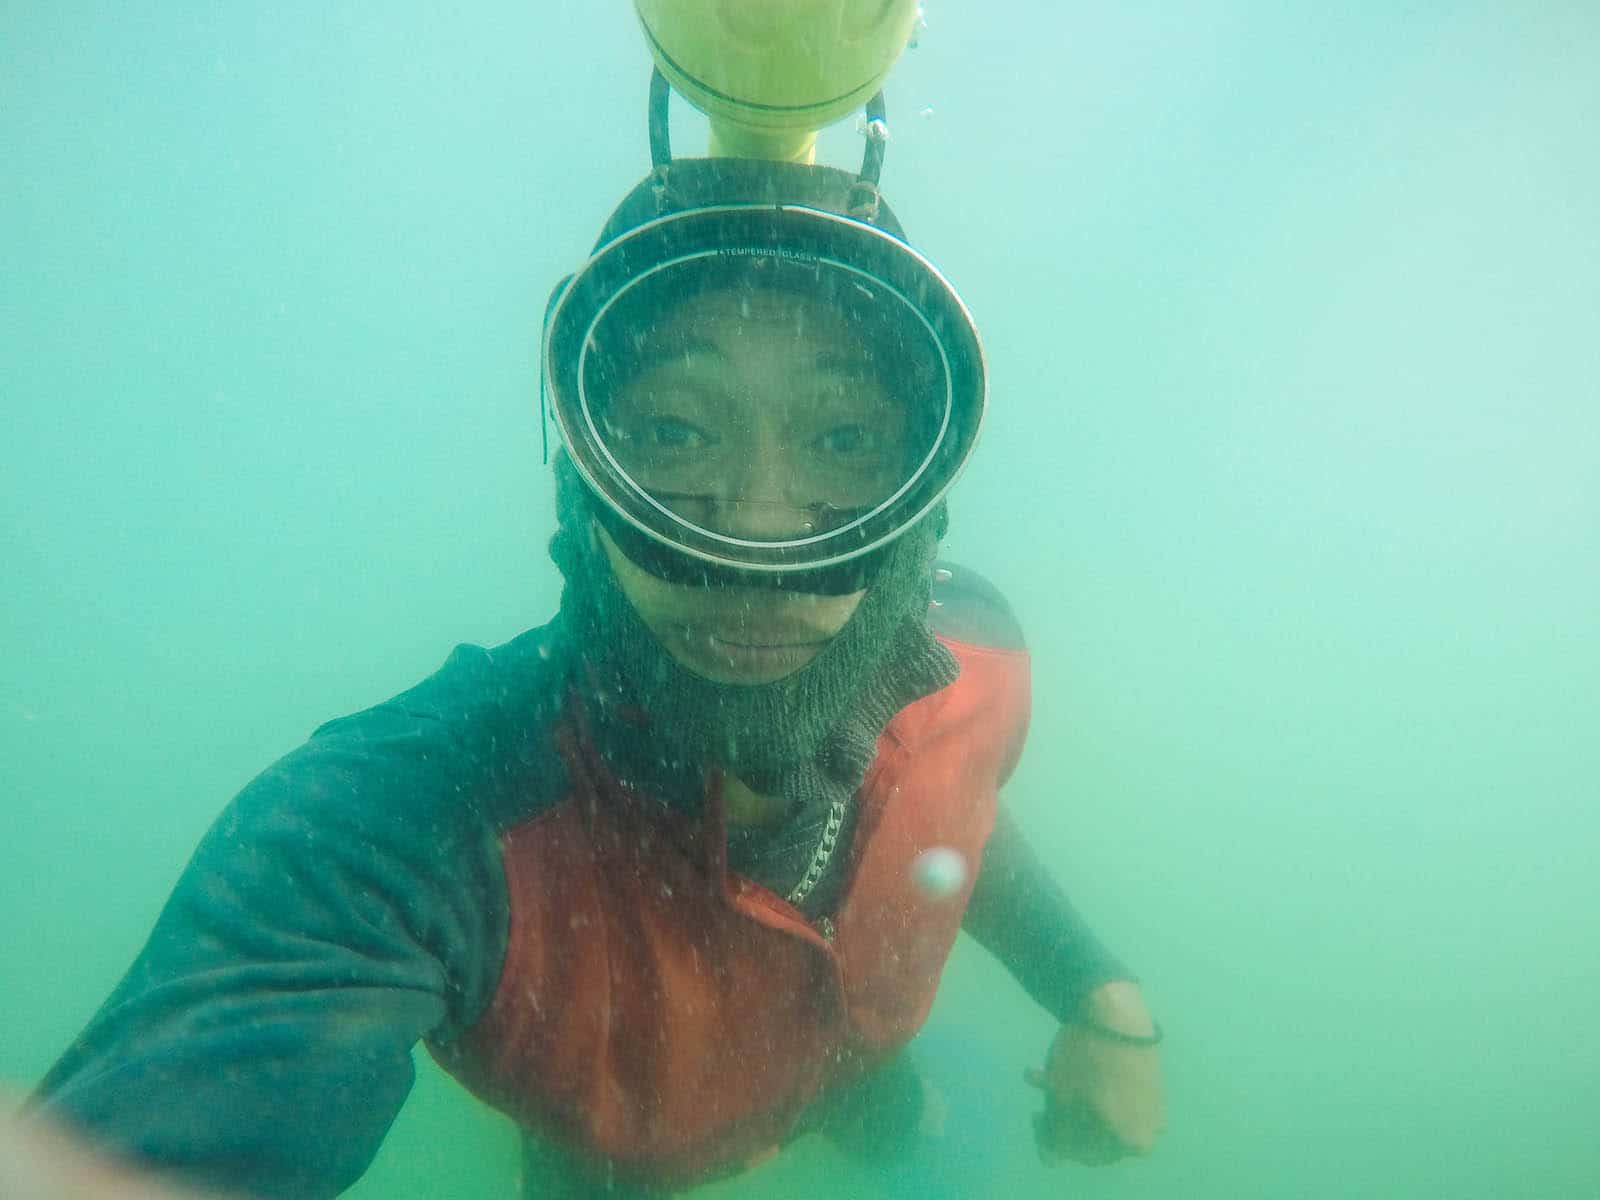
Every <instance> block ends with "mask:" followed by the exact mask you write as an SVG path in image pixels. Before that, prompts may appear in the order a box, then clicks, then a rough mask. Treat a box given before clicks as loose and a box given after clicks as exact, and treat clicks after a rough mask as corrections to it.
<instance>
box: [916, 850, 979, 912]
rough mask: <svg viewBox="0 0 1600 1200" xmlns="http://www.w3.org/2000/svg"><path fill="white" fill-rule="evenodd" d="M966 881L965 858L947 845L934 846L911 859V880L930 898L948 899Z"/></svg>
mask: <svg viewBox="0 0 1600 1200" xmlns="http://www.w3.org/2000/svg"><path fill="white" fill-rule="evenodd" d="M966 881H967V860H966V859H965V858H963V857H962V856H961V852H960V851H959V850H953V849H951V848H950V847H949V846H934V847H932V848H931V849H928V850H924V851H923V852H922V853H921V854H919V855H917V857H916V858H914V859H912V860H911V882H912V883H914V884H916V885H917V890H918V891H920V892H921V893H922V894H923V895H924V896H926V897H928V899H930V900H948V899H949V898H950V897H951V896H954V895H955V894H956V893H957V892H959V891H960V890H961V885H962V884H964V883H966Z"/></svg>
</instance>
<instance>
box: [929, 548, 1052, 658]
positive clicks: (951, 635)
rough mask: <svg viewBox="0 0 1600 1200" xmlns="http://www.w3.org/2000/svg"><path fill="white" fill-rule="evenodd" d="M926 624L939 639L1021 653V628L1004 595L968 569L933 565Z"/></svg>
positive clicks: (952, 564)
mask: <svg viewBox="0 0 1600 1200" xmlns="http://www.w3.org/2000/svg"><path fill="white" fill-rule="evenodd" d="M928 624H929V626H930V627H931V628H932V629H933V632H934V634H935V635H937V636H938V637H942V638H948V639H950V640H951V641H957V642H965V643H967V644H969V645H974V646H983V647H986V648H988V649H991V650H1024V649H1026V648H1027V647H1026V644H1025V643H1024V641H1023V638H1022V626H1021V625H1019V624H1018V623H1017V618H1016V614H1015V613H1013V612H1012V611H1011V605H1010V604H1009V603H1008V602H1007V601H1006V598H1005V594H1004V593H1003V592H1001V591H1000V589H999V588H997V587H995V585H994V584H993V583H991V582H990V581H989V580H988V579H986V578H984V576H983V575H981V574H980V573H978V572H977V571H974V570H973V569H972V568H970V567H963V566H961V565H960V564H958V563H952V562H945V561H944V560H940V561H938V562H936V563H934V565H933V606H932V607H931V608H930V609H929V610H928Z"/></svg>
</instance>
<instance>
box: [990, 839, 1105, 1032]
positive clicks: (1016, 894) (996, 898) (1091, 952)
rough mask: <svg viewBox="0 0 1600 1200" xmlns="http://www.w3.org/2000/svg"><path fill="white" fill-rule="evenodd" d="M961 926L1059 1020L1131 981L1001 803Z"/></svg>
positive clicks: (1074, 1015)
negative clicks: (1103, 989) (1111, 986)
mask: <svg viewBox="0 0 1600 1200" xmlns="http://www.w3.org/2000/svg"><path fill="white" fill-rule="evenodd" d="M962 928H963V929H965V930H966V931H967V932H968V933H969V934H971V935H972V936H973V937H974V938H975V939H977V941H978V943H979V944H980V945H982V946H983V947H984V948H985V949H986V950H988V951H989V952H990V953H991V954H993V955H994V956H995V957H996V958H997V959H999V960H1000V962H1001V964H1002V965H1003V966H1004V967H1005V968H1006V970H1008V971H1009V972H1011V974H1012V976H1013V977H1014V978H1015V979H1016V980H1017V982H1018V983H1020V984H1021V985H1022V987H1023V989H1024V990H1025V991H1026V992H1027V993H1028V995H1030V996H1031V997H1033V999H1034V1000H1035V1001H1036V1002H1037V1003H1038V1004H1039V1006H1040V1007H1042V1008H1043V1009H1044V1010H1045V1011H1046V1012H1048V1013H1050V1014H1051V1015H1052V1016H1053V1017H1055V1018H1056V1020H1058V1021H1061V1022H1067V1021H1070V1020H1072V1019H1073V1018H1074V1017H1076V1016H1077V1015H1078V1011H1079V1006H1080V1005H1081V1004H1082V1002H1083V998H1084V997H1085V996H1086V995H1087V994H1088V993H1089V992H1090V991H1091V990H1093V989H1094V988H1096V987H1098V986H1099V985H1100V984H1102V983H1107V982H1109V981H1111V980H1113V979H1131V978H1133V976H1132V975H1131V974H1130V973H1129V972H1128V970H1127V968H1125V967H1124V966H1123V965H1122V964H1121V963H1120V962H1118V961H1117V959H1116V958H1114V957H1113V956H1112V954H1111V952H1110V951H1108V950H1107V949H1106V948H1105V947H1104V946H1103V945H1101V944H1100V941H1099V939H1098V938H1096V937H1095V935H1094V933H1093V932H1092V931H1091V930H1090V928H1089V926H1088V924H1087V923H1086V922H1085V921H1084V919H1083V918H1082V917H1081V916H1079V915H1078V912H1077V910H1076V909H1075V908H1073V906H1072V903H1071V901H1069V900H1068V899H1067V897H1066V894H1065V893H1064V892H1063V891H1062V890H1061V887H1060V886H1059V885H1058V884H1057V883H1056V882H1055V880H1054V878H1053V877H1052V876H1051V874H1050V873H1049V872H1048V871H1047V870H1045V867H1044V864H1043V863H1041V862H1040V861H1039V858H1038V856H1037V855H1036V854H1035V853H1034V852H1033V847H1031V846H1030V845H1029V844H1028V841H1027V839H1026V838H1025V837H1024V836H1023V834H1022V831H1021V829H1019V828H1018V827H1017V825H1016V823H1015V822H1014V821H1013V820H1012V819H1011V818H1010V817H1009V816H1008V815H1007V813H1006V811H1005V809H1003V808H1002V809H1001V810H1000V811H999V813H997V814H996V817H995V827H994V833H993V834H991V835H990V838H989V844H988V846H987V847H986V848H985V850H984V854H983V865H982V868H981V869H980V870H979V872H978V879H977V882H976V883H975V884H974V886H973V889H972V897H971V899H970V900H969V901H968V903H967V912H966V916H965V917H964V918H963V920H962Z"/></svg>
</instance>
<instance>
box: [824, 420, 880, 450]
mask: <svg viewBox="0 0 1600 1200" xmlns="http://www.w3.org/2000/svg"><path fill="white" fill-rule="evenodd" d="M812 444H813V445H814V446H815V447H816V448H817V449H818V450H821V451H822V452H823V453H825V454H834V455H838V456H840V457H853V456H855V455H861V454H872V453H874V452H876V451H877V449H878V439H877V435H876V434H875V433H874V432H873V431H872V430H871V429H869V428H867V427H866V426H865V425H836V426H834V427H833V428H832V429H830V430H828V431H827V432H826V433H821V434H818V435H817V437H816V438H815V440H814V441H813V442H812Z"/></svg>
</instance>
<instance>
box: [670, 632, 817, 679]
mask: <svg viewBox="0 0 1600 1200" xmlns="http://www.w3.org/2000/svg"><path fill="white" fill-rule="evenodd" d="M829 640H830V639H829V638H825V637H818V636H817V635H816V634H815V633H814V632H810V631H807V632H805V633H803V634H802V633H798V632H795V631H783V632H777V631H772V632H768V631H751V630H747V629H739V630H736V631H735V630H730V631H727V632H726V633H718V632H715V631H712V630H707V629H688V630H684V631H683V634H682V642H681V644H682V645H683V647H684V649H685V650H686V651H687V652H688V653H689V654H690V655H692V657H693V659H694V660H695V662H696V664H697V665H699V666H702V667H705V668H709V669H710V671H711V673H713V674H714V675H715V676H717V677H721V678H723V679H724V681H725V682H740V683H769V682H771V681H773V680H776V679H781V678H783V676H785V675H789V674H791V673H793V672H795V671H798V670H799V669H800V668H801V667H803V666H805V665H806V664H807V663H809V662H810V661H811V660H812V659H813V658H815V657H816V656H817V655H818V654H819V653H820V652H821V650H822V648H823V647H824V646H825V645H827V644H828V642H829Z"/></svg>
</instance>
